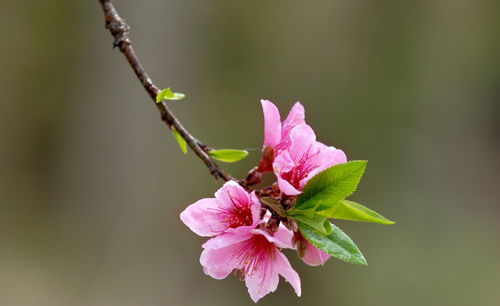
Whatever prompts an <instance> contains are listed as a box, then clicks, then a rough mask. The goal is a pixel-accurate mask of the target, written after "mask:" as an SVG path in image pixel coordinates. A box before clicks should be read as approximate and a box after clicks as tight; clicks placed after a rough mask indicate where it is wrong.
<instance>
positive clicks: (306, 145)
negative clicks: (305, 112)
mask: <svg viewBox="0 0 500 306" xmlns="http://www.w3.org/2000/svg"><path fill="white" fill-rule="evenodd" d="M290 141H291V144H290V148H289V149H288V152H289V153H290V157H291V158H292V160H293V161H295V163H298V162H300V161H301V160H302V158H303V157H304V156H305V154H306V153H307V152H308V151H309V150H310V149H311V148H312V147H313V146H314V144H315V142H316V135H315V134H314V131H313V129H312V128H311V127H310V126H308V125H307V124H300V125H297V126H296V127H294V128H293V129H292V131H291V132H290Z"/></svg>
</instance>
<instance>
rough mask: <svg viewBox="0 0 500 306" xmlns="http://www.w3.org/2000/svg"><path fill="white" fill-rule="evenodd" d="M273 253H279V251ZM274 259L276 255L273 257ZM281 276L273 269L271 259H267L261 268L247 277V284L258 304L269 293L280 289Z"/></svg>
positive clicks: (251, 295) (249, 291)
mask: <svg viewBox="0 0 500 306" xmlns="http://www.w3.org/2000/svg"><path fill="white" fill-rule="evenodd" d="M273 253H279V251H278V250H277V249H275V250H273ZM271 257H274V254H272V255H271ZM278 283H279V274H278V271H277V270H276V269H275V267H273V264H272V261H271V259H270V258H269V259H265V261H264V262H262V263H261V265H259V268H258V269H256V270H254V271H253V272H252V273H250V274H248V275H246V276H245V284H246V286H247V288H248V293H249V294H250V297H251V298H252V300H253V301H254V302H255V303H257V302H258V301H259V300H260V299H261V298H262V297H264V296H265V295H267V294H268V293H271V292H274V291H275V290H276V288H278Z"/></svg>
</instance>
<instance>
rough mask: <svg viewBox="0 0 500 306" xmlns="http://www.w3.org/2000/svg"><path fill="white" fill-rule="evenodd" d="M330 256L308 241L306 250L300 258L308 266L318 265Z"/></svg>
mask: <svg viewBox="0 0 500 306" xmlns="http://www.w3.org/2000/svg"><path fill="white" fill-rule="evenodd" d="M329 258H330V255H328V254H327V253H326V252H324V251H322V250H320V249H318V248H317V247H315V246H313V245H312V244H310V243H309V242H307V245H306V251H305V254H304V257H302V260H303V261H304V262H305V263H306V264H308V265H310V266H319V265H323V264H325V262H326V261H327V260H328V259H329Z"/></svg>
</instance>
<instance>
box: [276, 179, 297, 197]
mask: <svg viewBox="0 0 500 306" xmlns="http://www.w3.org/2000/svg"><path fill="white" fill-rule="evenodd" d="M278 187H279V189H280V190H281V192H283V193H284V194H286V195H298V194H300V193H301V191H299V190H297V189H296V188H295V187H293V186H292V184H290V183H289V182H288V181H287V180H285V179H283V178H281V177H280V176H278Z"/></svg>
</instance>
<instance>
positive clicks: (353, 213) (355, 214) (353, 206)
mask: <svg viewBox="0 0 500 306" xmlns="http://www.w3.org/2000/svg"><path fill="white" fill-rule="evenodd" d="M318 213H319V214H321V215H323V216H325V217H327V218H334V219H343V220H352V221H363V222H374V223H380V224H394V222H393V221H391V220H389V219H386V218H385V217H383V216H382V215H380V214H378V213H377V212H375V211H373V210H371V209H369V208H367V207H364V206H363V205H361V204H358V203H355V202H351V201H348V200H340V201H339V202H337V204H335V205H333V206H332V207H330V208H328V209H327V210H323V211H320V212H318Z"/></svg>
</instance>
